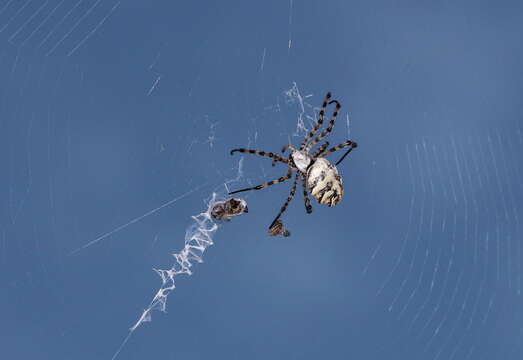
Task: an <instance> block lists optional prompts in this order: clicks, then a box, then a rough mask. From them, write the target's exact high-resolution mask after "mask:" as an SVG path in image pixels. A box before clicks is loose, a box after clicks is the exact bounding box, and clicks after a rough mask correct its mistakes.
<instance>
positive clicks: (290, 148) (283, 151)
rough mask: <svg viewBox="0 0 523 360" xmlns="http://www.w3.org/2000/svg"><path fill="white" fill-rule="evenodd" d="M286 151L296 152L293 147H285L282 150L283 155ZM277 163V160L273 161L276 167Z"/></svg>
mask: <svg viewBox="0 0 523 360" xmlns="http://www.w3.org/2000/svg"><path fill="white" fill-rule="evenodd" d="M285 150H290V151H294V150H296V149H294V148H293V147H292V146H291V145H283V147H282V149H281V153H282V154H284V153H285ZM276 163H277V161H276V160H273V161H272V164H271V165H272V166H276Z"/></svg>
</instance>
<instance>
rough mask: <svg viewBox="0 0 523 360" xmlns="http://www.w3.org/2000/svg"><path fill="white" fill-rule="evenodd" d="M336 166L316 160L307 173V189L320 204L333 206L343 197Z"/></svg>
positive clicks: (321, 159) (322, 159)
mask: <svg viewBox="0 0 523 360" xmlns="http://www.w3.org/2000/svg"><path fill="white" fill-rule="evenodd" d="M342 183H343V182H342V179H341V176H340V175H339V173H338V169H336V166H334V165H332V164H331V163H330V162H329V161H328V160H326V159H324V158H319V159H317V160H316V161H315V162H314V164H313V165H312V166H311V167H310V168H309V170H308V171H307V187H308V190H309V192H310V194H311V195H312V196H314V198H315V199H316V200H317V201H318V202H319V203H320V204H324V205H327V206H334V205H336V204H337V203H339V202H340V201H341V199H342V197H343V184H342Z"/></svg>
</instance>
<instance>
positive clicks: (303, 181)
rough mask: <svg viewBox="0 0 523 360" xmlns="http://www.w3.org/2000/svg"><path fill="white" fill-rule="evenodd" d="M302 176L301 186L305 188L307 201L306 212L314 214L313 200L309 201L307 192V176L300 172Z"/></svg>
mask: <svg viewBox="0 0 523 360" xmlns="http://www.w3.org/2000/svg"><path fill="white" fill-rule="evenodd" d="M300 174H301V186H302V188H303V200H304V201H305V211H307V214H310V213H312V205H311V200H310V199H309V193H308V192H307V176H306V175H305V174H304V173H302V172H300Z"/></svg>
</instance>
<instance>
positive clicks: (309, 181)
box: [229, 92, 358, 229]
mask: <svg viewBox="0 0 523 360" xmlns="http://www.w3.org/2000/svg"><path fill="white" fill-rule="evenodd" d="M330 98H331V93H330V92H329V93H327V95H325V98H324V99H323V104H322V106H321V109H320V113H319V116H318V121H317V122H316V124H315V125H314V127H313V128H312V130H311V131H310V132H309V134H307V136H306V137H305V139H304V140H303V141H302V143H301V145H300V148H299V149H295V148H293V147H292V146H291V145H285V146H284V147H283V149H282V153H284V152H285V150H290V151H291V153H290V155H289V156H288V157H287V158H284V157H283V156H281V155H278V154H274V153H272V152H265V151H257V150H252V149H233V150H231V155H232V154H234V153H235V152H241V153H249V154H255V155H260V156H266V157H270V158H272V159H273V166H274V165H275V164H276V163H277V162H281V163H284V164H286V165H287V166H289V169H288V170H287V174H286V175H285V176H282V177H280V178H278V179H276V180H272V181H269V182H267V183H264V184H260V185H257V186H254V187H250V188H245V189H240V190H236V191H232V192H230V193H229V194H230V195H231V194H236V193H239V192H242V191H249V190H261V189H265V188H266V187H268V186H271V185H274V184H278V183H281V182H283V181H286V180H288V179H290V178H291V177H292V173H293V172H294V171H296V175H295V176H294V183H293V184H292V187H291V192H290V194H289V196H288V197H287V201H285V203H284V204H283V206H282V207H281V209H280V212H279V213H278V215H277V216H276V218H275V219H274V221H273V222H272V223H271V225H270V226H269V229H271V228H273V226H274V224H276V223H277V221H278V220H279V218H280V217H281V216H282V214H283V213H284V212H285V210H287V206H288V205H289V203H290V201H291V200H292V198H293V197H294V195H295V193H296V187H297V184H298V180H299V179H300V178H301V181H302V187H303V196H304V199H305V210H306V211H307V213H308V214H310V213H311V212H312V205H311V202H310V200H309V193H310V194H311V195H312V196H313V197H314V198H315V199H316V200H317V201H318V202H319V203H320V204H324V205H327V206H334V205H336V204H337V203H339V202H340V201H341V199H342V197H343V185H342V179H341V176H340V175H339V173H338V169H337V168H336V166H337V165H338V164H340V163H341V162H342V161H343V159H345V157H346V156H347V155H348V154H349V153H350V152H351V151H352V149H354V148H356V147H357V146H358V144H357V143H356V142H354V141H350V140H348V141H345V142H344V143H341V144H339V145H336V146H334V147H332V148H330V149H328V150H327V147H328V146H329V142H328V141H326V142H325V143H323V144H322V145H321V146H320V147H319V148H318V149H317V150H316V151H315V152H314V153H312V154H311V153H310V151H311V149H312V147H313V146H314V145H316V144H317V143H318V142H319V141H321V139H323V138H324V137H326V136H327V135H329V134H330V133H331V131H332V129H333V127H334V123H335V121H336V117H337V116H338V112H339V110H340V108H341V105H340V103H339V102H338V101H337V100H330ZM330 104H335V105H336V108H335V109H334V112H333V113H332V117H331V119H330V122H329V125H328V126H327V128H326V129H325V130H323V131H322V132H321V133H320V134H319V135H317V136H316V137H315V138H314V139H313V137H314V135H315V134H316V133H317V132H318V130H319V129H320V127H321V126H322V124H323V120H324V117H325V110H326V109H327V106H328V105H330ZM346 147H349V149H348V150H347V151H346V152H345V154H344V155H343V156H342V157H341V158H340V159H339V160H338V161H337V162H336V164H335V165H332V164H331V163H330V162H329V161H328V160H327V159H325V156H327V155H329V154H331V153H333V152H335V151H338V150H340V149H343V148H346Z"/></svg>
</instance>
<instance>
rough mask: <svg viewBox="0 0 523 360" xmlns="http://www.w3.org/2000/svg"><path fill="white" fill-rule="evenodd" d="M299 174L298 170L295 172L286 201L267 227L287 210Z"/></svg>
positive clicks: (272, 224) (294, 191) (294, 192)
mask: <svg viewBox="0 0 523 360" xmlns="http://www.w3.org/2000/svg"><path fill="white" fill-rule="evenodd" d="M299 175H300V172H299V171H298V172H296V176H295V177H294V183H293V184H292V187H291V192H290V193H289V196H288V197H287V201H285V203H284V204H283V206H282V207H281V209H280V212H279V213H278V215H277V216H276V218H275V219H274V220H273V221H272V223H271V225H270V226H269V229H271V228H272V227H273V226H274V224H276V222H277V221H278V219H279V218H280V217H281V216H282V215H283V213H284V212H285V210H287V206H289V203H290V202H291V200H292V198H293V197H294V194H296V185H297V184H298V176H299Z"/></svg>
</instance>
